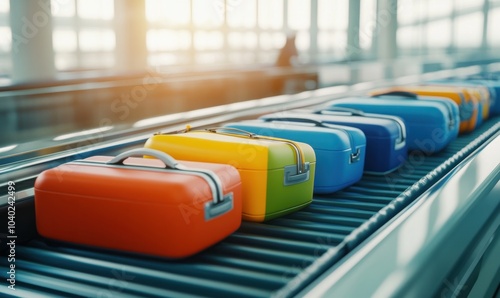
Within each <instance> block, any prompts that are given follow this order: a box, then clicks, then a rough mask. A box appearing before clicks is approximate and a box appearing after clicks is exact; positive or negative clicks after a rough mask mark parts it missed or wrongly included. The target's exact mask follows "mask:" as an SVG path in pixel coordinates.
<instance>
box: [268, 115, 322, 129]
mask: <svg viewBox="0 0 500 298" xmlns="http://www.w3.org/2000/svg"><path fill="white" fill-rule="evenodd" d="M261 119H262V120H264V121H266V122H271V121H291V122H303V123H311V124H315V125H316V126H319V127H326V125H325V124H324V123H323V122H321V121H318V120H313V119H307V118H301V117H270V118H261Z"/></svg>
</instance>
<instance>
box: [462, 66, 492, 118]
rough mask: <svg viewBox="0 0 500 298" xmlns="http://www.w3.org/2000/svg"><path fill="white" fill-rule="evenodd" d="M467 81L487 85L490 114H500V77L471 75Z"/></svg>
mask: <svg viewBox="0 0 500 298" xmlns="http://www.w3.org/2000/svg"><path fill="white" fill-rule="evenodd" d="M466 80H467V81H470V82H473V83H476V84H481V85H483V86H486V87H488V90H489V91H490V115H500V77H498V78H495V77H494V76H493V77H490V76H486V75H485V76H480V75H476V76H471V77H468V78H466Z"/></svg>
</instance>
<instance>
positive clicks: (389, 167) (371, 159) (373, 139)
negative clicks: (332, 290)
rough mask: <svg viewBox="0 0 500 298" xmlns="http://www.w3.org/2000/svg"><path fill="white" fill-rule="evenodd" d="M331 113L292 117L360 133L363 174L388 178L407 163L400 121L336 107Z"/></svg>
mask: <svg viewBox="0 0 500 298" xmlns="http://www.w3.org/2000/svg"><path fill="white" fill-rule="evenodd" d="M330 109H331V110H332V111H328V110H320V111H308V112H309V113H313V115H311V114H308V113H307V112H301V111H300V110H297V111H291V113H293V115H295V116H296V117H298V116H299V115H300V117H303V118H306V117H309V118H310V119H313V120H316V121H321V122H323V123H328V124H336V125H345V126H351V127H356V128H359V129H360V130H361V131H363V133H364V134H365V137H366V156H365V168H364V171H365V173H370V174H387V173H390V172H392V171H394V170H396V169H397V168H399V167H400V166H401V165H402V164H403V163H404V162H405V161H406V159H407V157H408V149H407V147H406V126H405V123H404V121H403V120H402V119H401V118H399V117H395V116H389V115H381V114H365V113H363V112H362V111H360V110H355V109H347V108H335V107H332V108H329V110H330ZM314 114H316V115H315V116H314ZM308 115H309V116H308ZM264 117H266V116H264Z"/></svg>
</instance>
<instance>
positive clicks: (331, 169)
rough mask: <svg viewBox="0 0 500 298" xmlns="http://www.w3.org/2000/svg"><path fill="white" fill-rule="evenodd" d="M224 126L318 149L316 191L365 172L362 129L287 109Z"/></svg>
mask: <svg viewBox="0 0 500 298" xmlns="http://www.w3.org/2000/svg"><path fill="white" fill-rule="evenodd" d="M224 126H225V127H232V128H238V129H242V130H245V131H249V132H252V133H255V134H257V135H265V136H272V137H278V138H284V139H289V140H293V141H298V142H303V143H308V144H309V145H310V146H311V147H312V148H313V149H314V152H315V153H316V175H315V180H314V192H315V193H331V192H334V191H337V190H340V189H342V188H344V187H346V186H349V185H352V184H353V183H355V182H357V181H359V179H361V176H362V174H363V167H364V161H365V151H366V138H365V135H364V134H363V132H362V131H361V130H359V129H356V128H352V127H345V126H339V125H330V124H326V123H322V122H321V121H318V120H314V119H310V118H309V117H307V118H306V117H300V116H295V115H290V114H285V113H279V114H271V115H266V116H265V119H262V120H249V121H243V122H235V123H229V124H226V125H224Z"/></svg>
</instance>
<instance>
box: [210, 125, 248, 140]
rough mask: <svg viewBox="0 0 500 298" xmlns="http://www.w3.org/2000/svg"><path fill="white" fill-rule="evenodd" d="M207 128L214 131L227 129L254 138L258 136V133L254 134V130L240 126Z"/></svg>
mask: <svg viewBox="0 0 500 298" xmlns="http://www.w3.org/2000/svg"><path fill="white" fill-rule="evenodd" d="M205 130H206V131H208V132H213V133H218V132H219V131H222V130H225V131H229V132H233V133H237V134H240V135H244V136H247V137H249V138H254V137H255V136H256V134H254V133H252V132H249V131H246V130H243V129H239V128H233V127H214V128H207V129H205Z"/></svg>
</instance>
